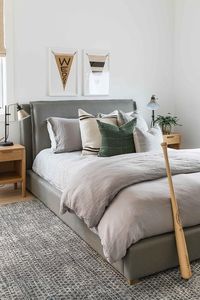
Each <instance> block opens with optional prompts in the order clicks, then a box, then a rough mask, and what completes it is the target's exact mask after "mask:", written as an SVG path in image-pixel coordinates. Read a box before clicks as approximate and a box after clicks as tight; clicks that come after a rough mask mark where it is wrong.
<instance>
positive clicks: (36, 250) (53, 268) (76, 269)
mask: <svg viewBox="0 0 200 300" xmlns="http://www.w3.org/2000/svg"><path fill="white" fill-rule="evenodd" d="M192 271H193V277H192V279H191V280H190V281H188V282H185V281H183V280H181V279H180V277H179V272H178V270H177V269H173V270H171V271H167V272H163V273H160V274H157V275H154V276H150V277H148V278H145V279H144V280H142V281H141V283H139V284H137V285H134V286H129V285H128V284H127V282H126V280H125V279H124V278H123V276H121V275H120V274H119V273H118V272H116V271H115V270H114V269H113V268H112V267H111V266H110V265H109V264H108V263H107V262H106V261H104V260H103V259H102V258H101V257H100V256H99V255H98V254H97V253H96V252H95V251H94V250H92V249H91V248H90V247H89V246H88V245H87V244H86V243H85V242H84V241H83V240H81V239H80V238H79V237H78V236H77V235H76V234H75V233H74V232H73V231H72V230H71V229H70V228H69V227H67V226H66V225H65V224H64V223H63V222H62V221H60V220H59V218H57V217H56V216H55V215H54V214H53V213H52V212H51V211H50V210H49V209H48V208H46V207H45V206H44V205H43V204H42V203H41V202H39V201H38V200H33V201H27V202H21V203H15V204H10V205H5V206H2V207H0V299H1V300H7V299H17V300H18V299H49V300H50V299H51V300H53V299H55V300H56V299H67V300H70V299H81V300H82V299H95V300H98V299H123V300H125V299H136V300H141V299H142V300H148V299H158V300H161V299H165V300H166V299H170V300H176V299H180V300H185V299H187V300H188V299H190V300H192V299H195V300H197V299H200V263H199V262H195V263H193V264H192Z"/></svg>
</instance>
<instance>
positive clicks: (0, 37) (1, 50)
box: [0, 0, 6, 56]
mask: <svg viewBox="0 0 200 300" xmlns="http://www.w3.org/2000/svg"><path fill="white" fill-rule="evenodd" d="M5 55H6V49H5V44H4V0H0V56H5Z"/></svg>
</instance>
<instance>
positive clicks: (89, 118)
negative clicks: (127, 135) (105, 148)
mask: <svg viewBox="0 0 200 300" xmlns="http://www.w3.org/2000/svg"><path fill="white" fill-rule="evenodd" d="M78 115H79V122H80V130H81V139H82V148H83V150H82V154H83V155H97V154H98V152H99V150H100V146H101V134H100V131H99V128H98V124H97V120H100V121H101V122H104V123H108V124H112V125H116V126H117V115H116V114H114V115H112V114H109V115H105V116H102V117H101V118H100V117H98V118H95V116H93V115H91V114H89V113H87V112H86V111H84V110H82V109H79V110H78Z"/></svg>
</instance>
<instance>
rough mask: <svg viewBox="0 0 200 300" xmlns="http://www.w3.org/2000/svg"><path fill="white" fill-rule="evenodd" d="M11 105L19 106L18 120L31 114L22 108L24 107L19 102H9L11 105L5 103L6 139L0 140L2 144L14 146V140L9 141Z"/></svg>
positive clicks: (0, 144)
mask: <svg viewBox="0 0 200 300" xmlns="http://www.w3.org/2000/svg"><path fill="white" fill-rule="evenodd" d="M10 106H16V108H17V120H18V121H20V120H23V119H25V118H27V117H29V116H30V115H29V114H28V113H27V112H26V111H25V110H23V109H22V107H21V106H20V105H19V104H18V103H14V104H9V105H5V121H4V123H5V136H4V140H3V142H0V146H12V145H13V142H10V141H8V136H9V125H10V123H9V116H10V115H11V114H10V113H9V107H10Z"/></svg>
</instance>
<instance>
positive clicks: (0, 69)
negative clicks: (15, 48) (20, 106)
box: [0, 57, 6, 110]
mask: <svg viewBox="0 0 200 300" xmlns="http://www.w3.org/2000/svg"><path fill="white" fill-rule="evenodd" d="M5 103H6V58H5V57H0V110H1V109H2V108H3V107H4V105H5Z"/></svg>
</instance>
